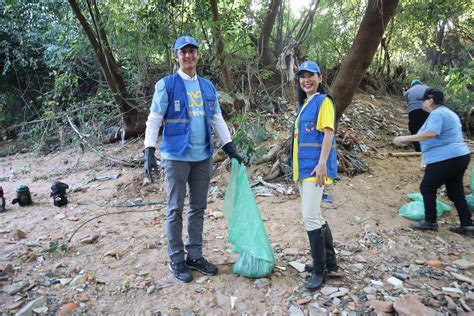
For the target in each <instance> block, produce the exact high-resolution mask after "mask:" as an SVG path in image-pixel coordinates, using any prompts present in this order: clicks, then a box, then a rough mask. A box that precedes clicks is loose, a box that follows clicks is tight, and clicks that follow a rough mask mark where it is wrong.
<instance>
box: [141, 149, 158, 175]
mask: <svg viewBox="0 0 474 316" xmlns="http://www.w3.org/2000/svg"><path fill="white" fill-rule="evenodd" d="M143 153H144V160H145V163H144V167H145V176H146V177H147V178H148V179H150V181H151V182H153V173H154V172H155V174H156V175H158V164H157V163H156V158H155V148H153V147H147V148H145V150H144V151H143Z"/></svg>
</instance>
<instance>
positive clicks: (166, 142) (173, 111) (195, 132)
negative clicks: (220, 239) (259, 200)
mask: <svg viewBox="0 0 474 316" xmlns="http://www.w3.org/2000/svg"><path fill="white" fill-rule="evenodd" d="M198 48H199V45H198V43H197V41H196V40H195V39H194V38H193V37H191V36H181V37H179V38H178V39H177V40H176V42H175V45H174V49H173V50H174V57H175V60H176V61H177V62H178V64H179V69H178V71H177V72H176V73H174V74H171V75H169V76H167V77H165V78H162V79H161V80H159V81H158V82H157V83H156V85H155V93H154V95H153V101H152V104H151V108H150V114H149V116H148V120H147V122H146V131H145V150H144V162H145V163H144V167H145V174H146V177H147V178H148V179H149V180H150V181H151V182H153V173H154V171H155V170H156V169H158V166H157V163H156V159H155V147H156V145H157V140H158V132H159V130H160V127H161V126H162V125H163V126H164V128H163V139H162V143H161V147H160V154H161V167H162V168H163V172H164V176H165V181H166V189H167V194H168V196H167V207H166V235H167V237H168V256H169V258H170V262H169V264H168V269H169V270H170V271H171V272H172V273H173V275H174V277H175V278H176V279H177V280H179V281H182V282H191V281H192V280H193V277H192V275H191V273H190V271H189V270H190V269H192V270H197V271H199V272H201V273H203V274H206V275H215V274H217V272H218V269H217V267H216V266H215V265H214V264H212V263H211V262H209V261H207V259H206V258H205V257H204V255H203V251H202V245H203V238H202V232H203V225H204V210H205V209H206V207H207V193H208V191H209V182H210V180H211V174H212V154H213V142H212V134H211V131H212V130H213V131H214V132H215V134H216V135H217V137H218V139H219V142H220V144H221V145H222V146H223V150H224V152H225V153H226V154H227V155H229V156H230V157H231V158H235V159H237V160H238V161H239V162H241V161H242V157H240V155H239V154H238V153H237V150H236V149H235V147H234V144H233V143H232V139H231V136H230V133H229V130H228V128H227V124H226V122H225V121H224V118H223V117H222V113H221V111H220V108H219V101H218V98H217V92H216V89H215V87H214V85H213V84H212V83H211V82H210V81H209V80H207V79H205V78H203V77H201V76H198V75H197V71H196V66H197V62H198V59H199V54H198ZM186 187H188V188H189V191H188V192H187V190H186ZM186 193H188V196H189V211H188V212H187V217H188V240H187V241H186V244H184V242H183V237H182V231H183V208H184V198H185V196H186Z"/></svg>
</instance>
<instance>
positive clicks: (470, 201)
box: [466, 193, 474, 212]
mask: <svg viewBox="0 0 474 316" xmlns="http://www.w3.org/2000/svg"><path fill="white" fill-rule="evenodd" d="M466 202H467V206H468V207H469V210H470V211H471V212H474V195H472V193H471V194H468V195H466Z"/></svg>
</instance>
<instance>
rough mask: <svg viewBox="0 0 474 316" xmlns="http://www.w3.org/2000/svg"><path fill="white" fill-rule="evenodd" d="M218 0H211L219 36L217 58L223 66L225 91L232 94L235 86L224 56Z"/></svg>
mask: <svg viewBox="0 0 474 316" xmlns="http://www.w3.org/2000/svg"><path fill="white" fill-rule="evenodd" d="M217 1H218V0H211V12H212V20H213V21H214V27H215V30H216V36H217V51H216V55H217V59H218V60H219V66H220V68H221V73H222V79H223V81H224V88H225V91H226V92H227V93H229V94H232V93H233V92H234V91H235V86H234V83H233V82H232V79H231V77H230V71H229V67H227V64H226V62H225V56H224V45H225V44H224V39H223V38H222V33H221V22H220V19H219V9H218V7H217Z"/></svg>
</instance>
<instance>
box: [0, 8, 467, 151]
mask: <svg viewBox="0 0 474 316" xmlns="http://www.w3.org/2000/svg"><path fill="white" fill-rule="evenodd" d="M294 2H297V1H294V0H292V1H289V0H271V1H269V0H262V1H257V0H254V1H248V0H241V1H228V0H224V1H222V0H221V1H217V0H211V1H200V0H194V1H193V0H172V1H169V0H147V1H144V0H129V1H120V2H119V1H92V0H80V1H69V4H66V3H65V2H64V1H56V0H55V1H52V0H37V1H26V0H16V1H14V0H10V1H7V0H0V12H1V15H0V43H1V45H0V56H1V58H0V70H1V76H0V133H1V135H0V136H1V137H2V138H3V140H4V141H6V140H9V139H17V140H19V141H20V142H22V143H23V144H24V145H25V148H26V145H29V146H33V147H34V148H37V149H39V148H44V147H45V146H46V145H47V144H48V142H49V141H50V140H51V139H53V141H54V142H58V141H59V143H62V144H64V143H68V142H70V141H71V139H72V137H71V136H70V135H69V134H70V132H69V131H70V127H69V123H68V119H67V116H68V115H69V116H70V117H72V118H73V119H74V124H76V125H78V126H80V128H81V131H82V132H83V133H85V134H89V135H90V136H91V137H92V136H96V137H97V138H100V137H103V135H104V134H105V133H104V131H106V130H109V131H110V130H113V129H114V126H119V125H121V122H122V119H123V113H124V112H130V111H137V113H138V112H143V113H146V110H147V108H148V107H149V102H150V99H151V95H152V93H153V85H154V82H155V81H156V80H157V79H159V77H160V76H162V75H164V74H166V73H169V72H171V71H172V70H173V67H174V61H173V55H172V50H171V47H172V44H173V42H174V39H175V38H176V37H177V36H179V35H181V34H192V35H193V36H194V37H196V38H197V39H198V40H199V41H200V42H201V49H200V54H201V61H200V63H199V71H200V72H201V73H202V74H203V75H205V76H207V77H208V78H210V79H211V80H212V81H213V82H215V83H217V85H218V87H219V89H221V90H224V91H226V92H227V94H229V95H230V96H232V98H236V99H239V100H242V101H244V102H242V103H244V104H245V103H247V105H246V107H247V108H251V109H257V110H262V109H264V108H265V107H264V106H263V107H262V103H268V102H271V99H272V98H275V97H282V98H284V99H289V101H290V102H295V96H294V91H293V84H292V83H291V78H290V79H288V78H287V76H288V73H289V72H291V70H285V69H284V67H282V65H283V64H285V60H286V62H288V60H293V59H292V58H294V59H295V60H296V62H298V61H301V60H304V59H315V60H317V61H318V62H319V63H320V65H321V67H322V68H323V69H324V72H323V74H324V75H325V76H326V78H327V80H328V81H327V82H326V83H327V84H328V85H330V83H331V82H330V81H331V80H332V79H333V78H334V74H335V73H336V71H337V70H338V69H339V67H340V65H341V63H342V62H343V60H344V58H345V57H346V55H347V53H348V51H349V49H350V47H351V46H352V44H353V41H354V38H355V36H356V33H357V32H358V29H359V25H360V24H361V20H362V17H363V15H364V12H365V11H366V9H367V6H368V5H371V3H374V2H376V1H372V2H371V1H365V0H344V1H330V0H326V1H323V0H321V1H320V0H312V1H311V3H309V4H308V5H307V6H306V7H303V8H302V9H301V11H300V10H294V8H293V7H292V3H294ZM377 2H380V3H381V4H383V3H384V2H389V1H388V0H383V1H382V0H377ZM73 4H77V6H78V8H79V9H80V10H81V12H82V14H83V17H84V18H85V21H86V22H87V23H88V25H89V26H90V27H91V30H92V32H93V33H94V34H95V35H96V40H97V45H98V47H99V48H100V49H101V50H103V52H104V56H105V57H104V58H106V59H107V58H111V59H107V61H108V65H109V66H110V65H112V66H114V65H116V66H117V67H116V68H114V67H112V68H110V69H108V70H107V69H105V70H104V68H103V67H104V64H101V60H100V58H98V55H97V53H96V51H97V50H96V49H95V48H93V45H92V46H91V38H88V37H87V36H86V33H85V29H84V25H81V24H80V23H79V19H78V15H77V12H74V11H73ZM473 30H474V8H473V7H472V3H471V1H470V0H434V1H424V0H406V1H401V2H400V3H399V4H398V7H397V10H396V13H395V15H394V16H393V18H392V19H391V20H390V22H389V23H388V25H387V27H386V29H385V33H384V34H385V35H384V38H383V39H382V42H381V44H380V45H379V48H378V50H377V52H376V55H375V57H374V59H373V62H372V64H371V65H370V67H369V69H368V75H367V76H365V77H364V80H363V81H362V83H361V84H365V86H366V88H367V89H369V91H371V92H373V93H394V94H399V95H401V93H402V91H401V88H402V87H404V86H407V85H408V82H409V81H410V80H412V79H414V78H419V79H421V80H422V81H425V82H427V83H428V84H430V85H433V86H438V87H441V88H443V89H445V90H446V91H447V96H448V104H449V105H450V106H452V107H453V108H454V109H455V110H457V111H458V112H463V111H466V110H467V109H468V108H470V107H471V106H473V105H474V103H473V100H474V97H473V93H474V83H473V80H474V61H473V55H474V44H473V39H474V33H473ZM101 35H102V36H101ZM105 35H106V37H105ZM267 35H268V36H267ZM109 53H110V56H109V55H108V54H109ZM282 68H283V70H282ZM109 70H110V72H109V73H108V71H109ZM117 76H118V77H117ZM117 78H118V81H120V80H121V79H120V78H122V79H123V84H124V88H123V89H121V88H120V84H118V85H117V86H116V87H115V89H114V86H113V84H114V83H113V80H117ZM111 80H112V81H111ZM288 82H289V83H288ZM118 83H120V82H118ZM284 101H286V100H284ZM232 110H235V109H232ZM237 111H239V110H238V109H237ZM236 118H238V119H236V120H238V122H240V123H241V122H243V121H244V120H243V119H242V115H239V116H236ZM139 129H140V128H139V127H137V130H139ZM68 135H69V136H68ZM12 146H13V145H12ZM46 147H47V146H46ZM12 150H13V149H12Z"/></svg>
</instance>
